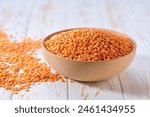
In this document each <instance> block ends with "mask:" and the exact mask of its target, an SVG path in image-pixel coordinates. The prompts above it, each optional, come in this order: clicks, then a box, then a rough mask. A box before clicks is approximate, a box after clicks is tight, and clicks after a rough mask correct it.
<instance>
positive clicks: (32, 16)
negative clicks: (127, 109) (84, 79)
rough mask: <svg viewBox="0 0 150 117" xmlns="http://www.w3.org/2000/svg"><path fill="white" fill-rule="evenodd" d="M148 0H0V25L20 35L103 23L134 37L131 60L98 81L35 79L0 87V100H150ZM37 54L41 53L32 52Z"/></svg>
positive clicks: (40, 34) (99, 25)
mask: <svg viewBox="0 0 150 117" xmlns="http://www.w3.org/2000/svg"><path fill="white" fill-rule="evenodd" d="M149 4H150V1H149V0H132V1H131V0H126V1H125V0H36V2H35V0H26V1H23V0H13V1H12V0H0V27H2V26H3V27H4V28H5V29H9V30H6V32H7V33H9V34H15V33H18V34H17V37H16V38H17V40H20V38H23V37H38V38H39V37H42V38H43V37H45V36H47V35H48V34H50V33H53V32H55V31H58V30H61V29H65V28H74V27H98V28H109V29H113V30H116V31H120V32H123V33H126V34H128V35H129V36H131V37H132V38H133V39H134V40H135V41H136V42H137V53H136V57H135V59H134V61H133V62H132V64H131V65H130V66H129V67H128V68H127V69H126V70H125V71H123V72H122V73H120V74H119V75H118V76H116V77H114V78H112V79H110V80H107V81H102V82H95V83H80V82H76V81H72V80H70V79H68V80H67V79H66V82H65V83H61V82H55V83H40V84H39V83H37V84H35V85H34V86H32V88H31V89H30V91H29V92H25V91H21V92H20V93H19V94H17V95H12V94H11V93H10V91H6V90H4V89H3V88H0V99H71V100H72V99H75V100H76V99H92V100H94V99H150V46H149V45H150V30H149V29H150V23H149V21H150V7H149ZM38 55H39V57H40V58H42V59H43V55H42V54H41V52H40V51H39V52H38Z"/></svg>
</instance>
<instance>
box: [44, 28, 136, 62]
mask: <svg viewBox="0 0 150 117" xmlns="http://www.w3.org/2000/svg"><path fill="white" fill-rule="evenodd" d="M45 46H46V48H47V49H48V50H49V51H50V52H51V53H53V54H56V55H58V56H63V57H67V58H70V59H74V60H81V61H99V60H110V59H115V58H119V57H122V56H124V55H127V54H128V53H130V52H131V51H132V49H133V43H132V42H131V40H129V38H128V37H127V36H124V35H120V34H118V33H115V32H112V31H109V30H104V29H94V28H81V29H73V30H69V31H65V32H61V33H58V34H55V35H53V36H52V37H50V38H49V39H48V40H46V42H45Z"/></svg>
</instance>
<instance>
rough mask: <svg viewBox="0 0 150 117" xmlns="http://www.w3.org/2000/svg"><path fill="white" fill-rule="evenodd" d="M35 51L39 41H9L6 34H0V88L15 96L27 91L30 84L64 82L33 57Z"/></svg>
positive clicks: (38, 46) (28, 39) (38, 47)
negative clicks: (9, 91) (21, 91)
mask: <svg viewBox="0 0 150 117" xmlns="http://www.w3.org/2000/svg"><path fill="white" fill-rule="evenodd" d="M36 49H40V40H36V41H34V40H32V39H30V38H27V39H25V40H23V41H22V42H16V41H10V40H9V36H8V35H7V34H5V33H4V32H0V87H3V88H5V89H7V90H11V91H12V93H13V94H17V93H18V92H19V91H20V90H23V89H25V90H26V91H29V88H30V87H31V84H32V83H36V82H53V81H64V80H63V78H62V77H61V76H60V75H59V74H58V73H52V72H51V71H50V67H49V66H48V65H47V64H46V63H44V62H40V59H38V58H36V57H34V56H33V55H34V54H35V50H36Z"/></svg>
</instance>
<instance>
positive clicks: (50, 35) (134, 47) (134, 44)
mask: <svg viewBox="0 0 150 117" xmlns="http://www.w3.org/2000/svg"><path fill="white" fill-rule="evenodd" d="M90 28H91V29H99V30H106V31H111V32H114V33H118V34H121V35H123V36H126V37H128V38H129V40H130V41H132V43H133V49H132V51H131V52H130V53H128V54H126V55H124V56H121V57H118V58H114V59H110V60H98V61H81V60H74V59H71V58H67V57H63V56H59V55H56V54H53V53H51V52H50V51H49V50H48V49H47V48H46V46H45V41H46V40H48V39H49V38H50V37H52V36H54V35H55V34H58V33H61V32H65V31H70V30H75V29H90ZM41 46H42V49H44V50H45V51H46V52H47V53H49V54H51V55H53V56H55V57H58V58H61V59H65V60H69V61H73V62H82V63H83V62H85V63H99V62H108V61H111V62H112V61H116V60H118V59H121V58H125V57H127V56H129V55H131V54H132V53H134V52H136V48H137V44H136V42H135V41H134V40H133V39H132V38H131V37H129V36H128V35H126V34H124V33H122V32H118V31H114V30H110V29H105V28H93V27H80V28H68V29H64V30H59V31H56V32H54V33H51V34H49V35H47V36H46V37H44V38H43V39H42V43H41Z"/></svg>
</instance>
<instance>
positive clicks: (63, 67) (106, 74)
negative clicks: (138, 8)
mask: <svg viewBox="0 0 150 117" xmlns="http://www.w3.org/2000/svg"><path fill="white" fill-rule="evenodd" d="M69 30H71V29H69ZM63 31H68V30H63ZM63 31H59V32H56V33H53V34H51V35H49V36H47V37H46V38H45V39H44V40H43V42H42V52H43V55H44V57H45V59H46V61H47V62H48V64H49V65H50V66H51V67H52V68H53V69H54V70H56V71H57V72H58V73H60V74H61V75H63V76H64V77H68V78H70V79H73V80H77V81H84V82H94V81H101V80H106V79H109V78H112V77H113V76H116V75H118V74H119V73H120V72H122V71H123V70H124V69H125V68H127V67H128V65H129V64H130V63H131V61H132V60H133V58H134V56H135V52H136V43H135V42H134V41H133V40H132V39H131V41H133V43H134V49H133V50H132V51H131V52H130V53H129V54H128V55H125V56H123V57H120V58H116V59H112V60H108V61H95V62H86V61H77V60H72V59H68V58H64V57H61V56H57V55H54V54H52V53H50V52H49V51H48V50H47V49H46V47H45V45H44V42H45V41H46V40H47V39H49V38H50V37H51V36H53V35H54V34H57V33H60V32H63ZM113 32H114V31H113ZM114 33H118V32H114ZM118 34H121V35H124V34H122V33H118ZM124 36H126V35H124Z"/></svg>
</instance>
